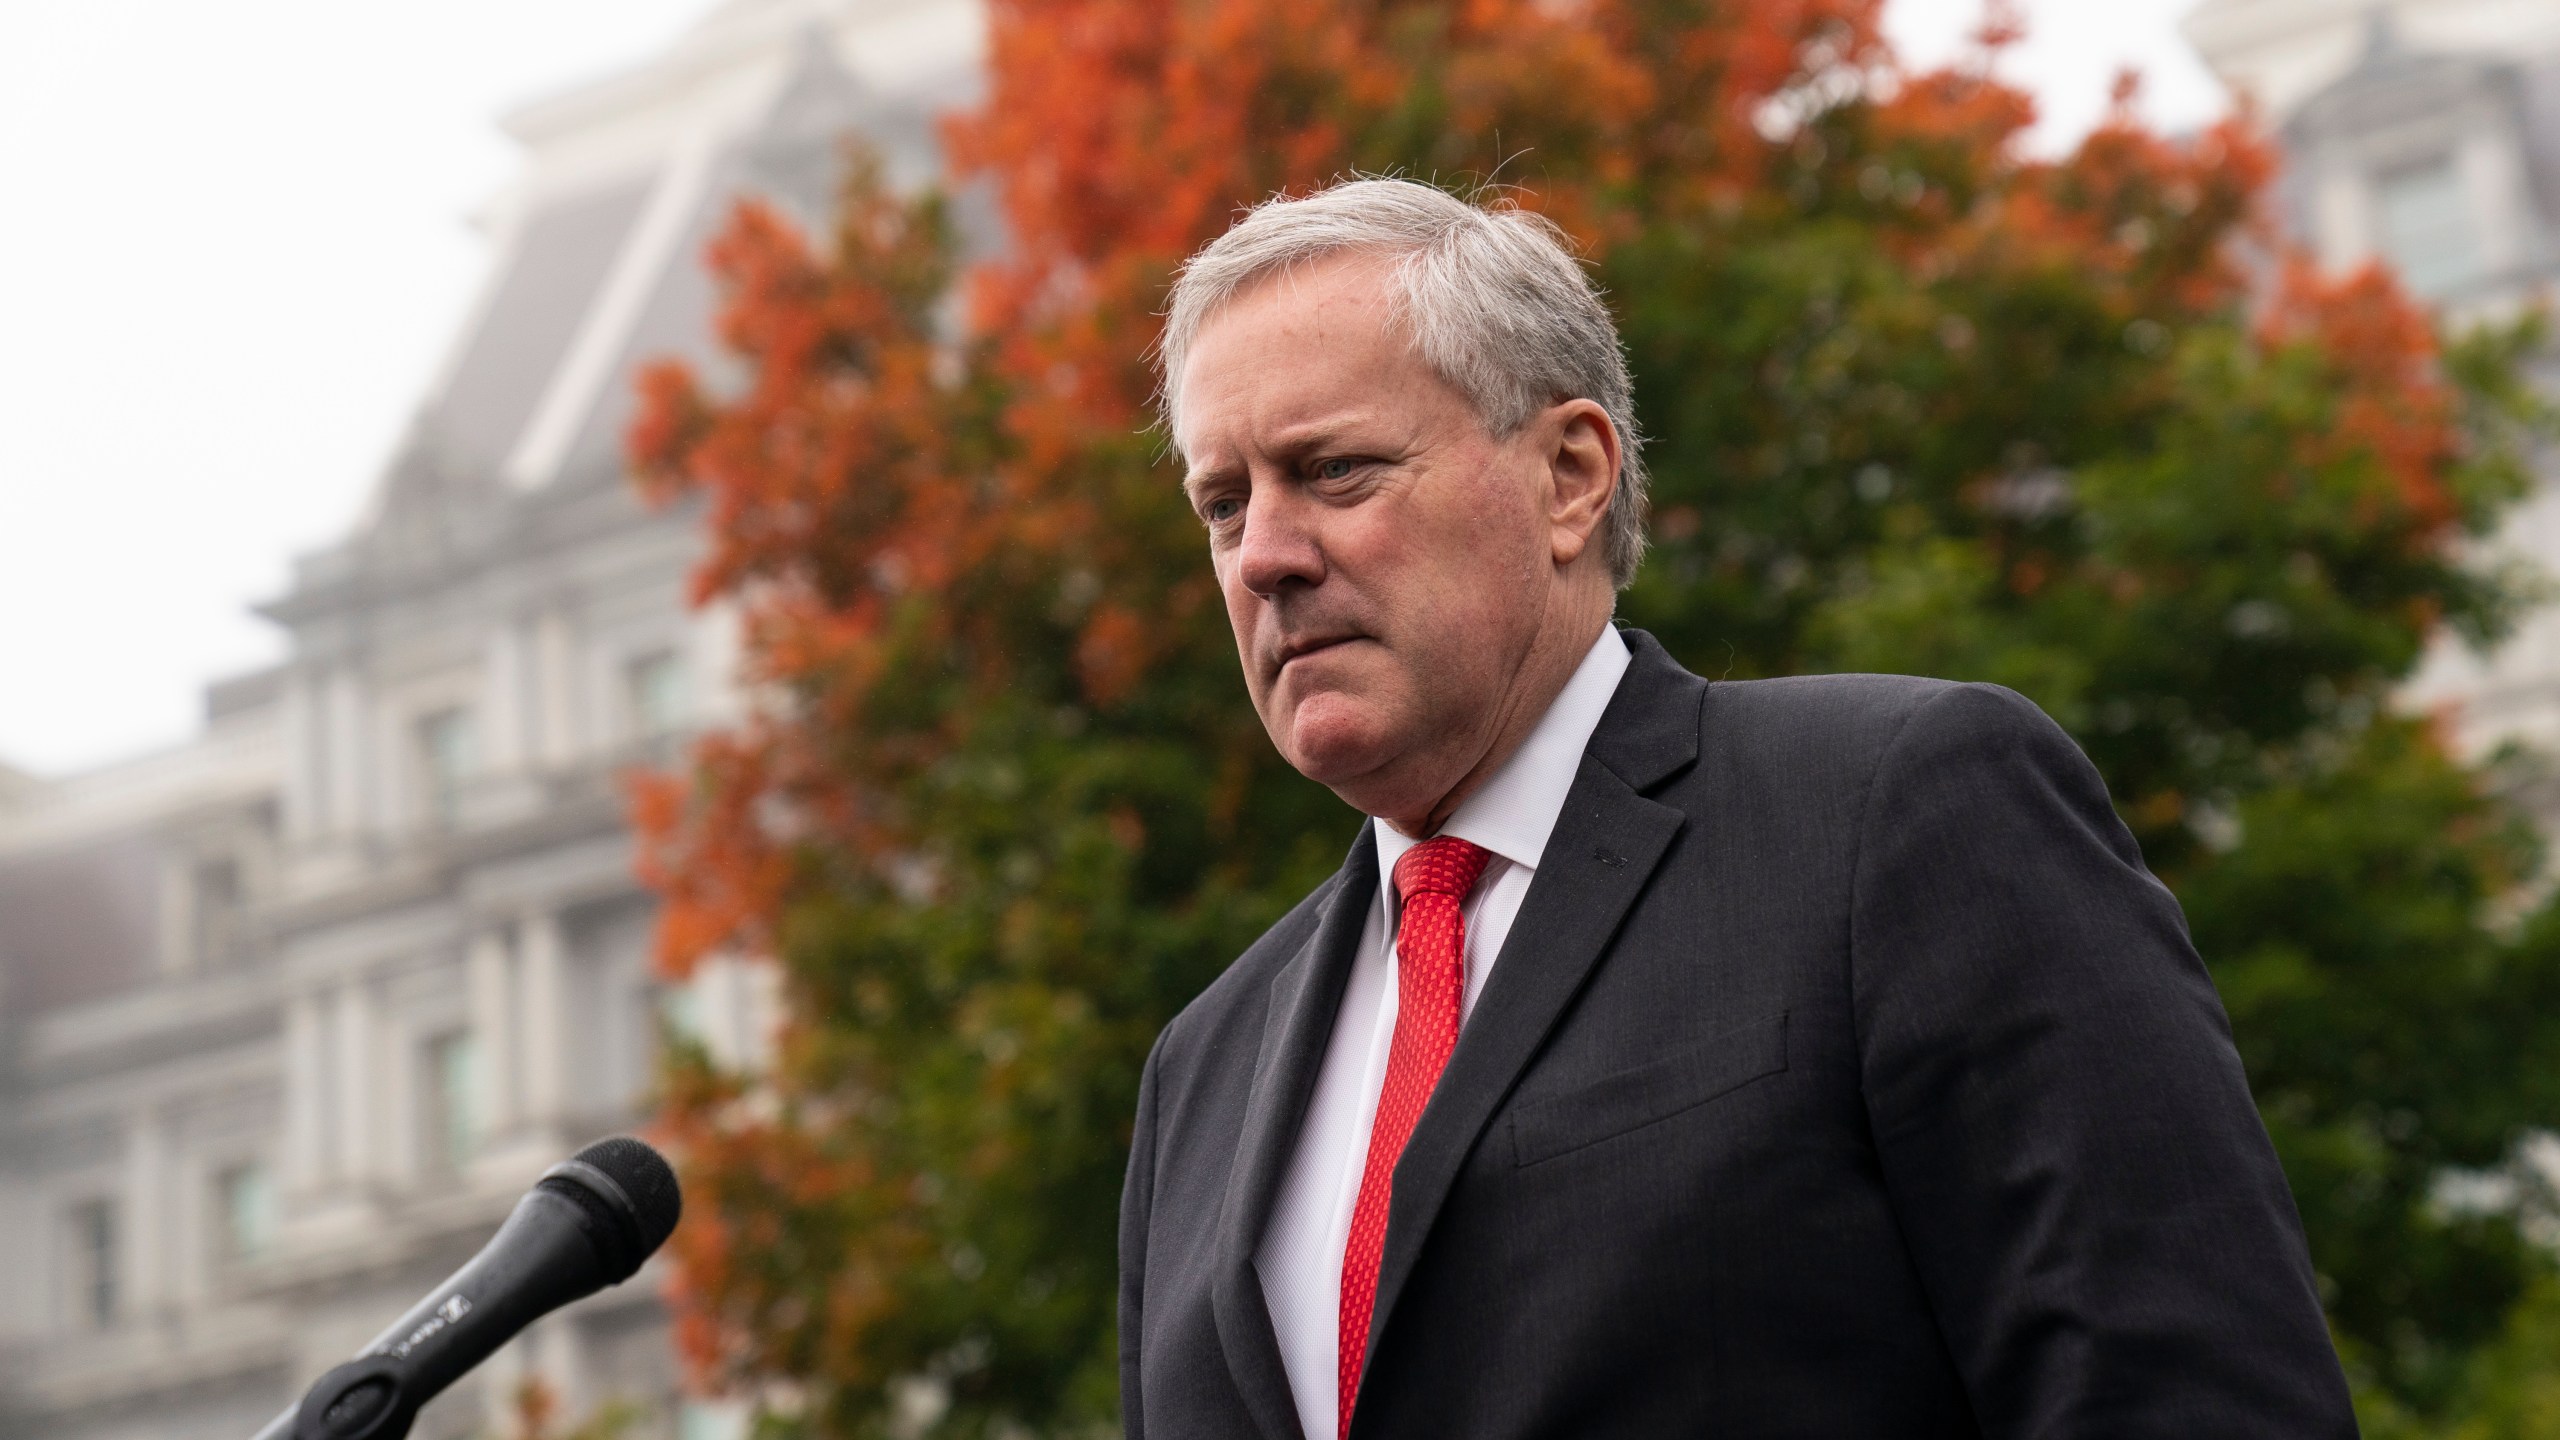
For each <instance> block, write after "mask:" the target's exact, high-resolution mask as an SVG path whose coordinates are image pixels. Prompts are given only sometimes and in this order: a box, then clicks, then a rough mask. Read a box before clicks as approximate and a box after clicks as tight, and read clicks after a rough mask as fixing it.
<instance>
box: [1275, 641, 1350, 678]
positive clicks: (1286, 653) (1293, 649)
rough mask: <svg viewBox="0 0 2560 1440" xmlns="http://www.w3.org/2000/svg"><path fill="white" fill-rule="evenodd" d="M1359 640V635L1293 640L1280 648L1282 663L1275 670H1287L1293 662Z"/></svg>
mask: <svg viewBox="0 0 2560 1440" xmlns="http://www.w3.org/2000/svg"><path fill="white" fill-rule="evenodd" d="M1359 638H1361V637H1359V636H1357V635H1313V636H1309V637H1308V638H1306V639H1304V640H1292V641H1290V642H1288V643H1287V644H1285V645H1282V646H1281V647H1280V663H1279V664H1278V665H1277V666H1275V667H1273V668H1274V669H1279V670H1286V669H1288V668H1289V662H1290V661H1292V660H1296V659H1300V658H1302V657H1304V656H1308V655H1314V654H1317V653H1319V652H1321V651H1325V650H1330V649H1332V648H1333V647H1335V646H1336V645H1347V644H1349V643H1351V642H1352V641H1354V640H1357V639H1359Z"/></svg>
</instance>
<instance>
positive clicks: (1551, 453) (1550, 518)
mask: <svg viewBox="0 0 2560 1440" xmlns="http://www.w3.org/2000/svg"><path fill="white" fill-rule="evenodd" d="M1537 429H1538V433H1539V435H1540V436H1541V437H1543V438H1545V440H1546V442H1547V443H1546V446H1545V449H1546V459H1547V534H1548V543H1549V545H1550V547H1551V549H1552V553H1553V554H1554V556H1555V562H1556V563H1557V564H1558V565H1570V564H1572V563H1573V562H1574V561H1576V560H1578V559H1580V558H1582V553H1583V552H1584V551H1585V550H1587V549H1589V548H1590V547H1591V543H1592V540H1593V538H1594V537H1596V536H1597V535H1598V534H1599V533H1600V523H1601V520H1602V519H1603V517H1605V516H1606V515H1607V514H1608V513H1609V501H1610V500H1611V498H1612V497H1614V496H1615V495H1616V494H1617V493H1618V427H1617V426H1615V425H1612V424H1610V423H1609V412H1608V411H1606V410H1603V409H1601V408H1600V406H1599V404H1598V403H1597V402H1595V401H1591V400H1566V401H1562V402H1560V403H1558V404H1556V405H1554V406H1551V407H1549V408H1548V410H1547V413H1545V414H1544V415H1541V416H1539V417H1538V421H1537Z"/></svg>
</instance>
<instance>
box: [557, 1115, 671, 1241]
mask: <svg viewBox="0 0 2560 1440" xmlns="http://www.w3.org/2000/svg"><path fill="white" fill-rule="evenodd" d="M577 1158H578V1160H580V1161H581V1162H583V1163H585V1164H588V1165H592V1166H594V1167H595V1168H596V1169H598V1170H599V1171H602V1172H603V1173H604V1175H605V1177H606V1178H607V1179H610V1180H611V1181H613V1183H614V1184H616V1185H619V1186H621V1187H622V1193H623V1194H624V1195H626V1196H628V1197H630V1200H631V1205H632V1210H633V1214H632V1217H631V1218H632V1221H633V1222H634V1223H635V1224H636V1225H637V1226H638V1227H639V1231H640V1235H639V1239H640V1250H641V1253H642V1254H644V1255H648V1254H654V1253H656V1251H657V1248H658V1247H659V1246H661V1245H664V1244H665V1243H667V1237H668V1236H669V1235H672V1234H674V1233H675V1228H676V1220H677V1219H678V1217H680V1216H682V1215H683V1214H684V1196H683V1194H682V1192H680V1191H679V1190H678V1189H677V1188H676V1172H675V1167H673V1166H671V1165H669V1164H668V1163H667V1160H666V1157H665V1156H663V1155H660V1154H659V1153H658V1152H657V1151H656V1150H653V1149H651V1148H650V1147H649V1145H648V1144H647V1143H646V1142H644V1141H640V1140H635V1139H633V1138H632V1137H630V1136H628V1135H614V1136H609V1137H607V1138H605V1139H602V1140H599V1141H597V1142H596V1143H594V1144H593V1145H590V1146H588V1147H587V1148H586V1149H584V1150H581V1151H579V1152H578V1154H577Z"/></svg>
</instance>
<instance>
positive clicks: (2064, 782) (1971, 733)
mask: <svg viewBox="0 0 2560 1440" xmlns="http://www.w3.org/2000/svg"><path fill="white" fill-rule="evenodd" d="M1860 823H1861V833H1860V838H1859V855H1858V861H1857V868H1856V878H1855V881H1854V893H1853V899H1852V913H1851V927H1852V929H1851V983H1852V988H1853V994H1854V1001H1855V1007H1856V1014H1857V1021H1858V1043H1859V1050H1860V1065H1861V1080H1862V1084H1863V1087H1864V1090H1865V1097H1866V1104H1867V1111H1868V1118H1869V1123H1870V1125H1871V1126H1872V1129H1873V1133H1874V1136H1875V1142H1876V1146H1877V1151H1878V1155H1879V1158H1880V1160H1881V1163H1882V1166H1883V1173H1884V1181H1885V1185H1886V1189H1887V1191H1888V1193H1889V1194H1890V1196H1891V1197H1892V1202H1893V1205H1894V1209H1895V1213H1896V1216H1897V1218H1898V1219H1899V1221H1900V1223H1901V1224H1902V1227H1903V1230H1904V1233H1905V1236H1906V1238H1907V1239H1908V1241H1909V1244H1910V1248H1911V1253H1912V1255H1913V1257H1914V1260H1915V1263H1916V1264H1917V1266H1918V1267H1919V1270H1920V1275H1921V1279H1922V1283H1923V1284H1924V1285H1925V1287H1926V1288H1927V1291H1928V1294H1929V1296H1930V1300H1931V1303H1932V1305H1933V1306H1934V1308H1935V1310H1936V1313H1937V1317H1938V1323H1939V1327H1940V1330H1941V1331H1942V1333H1943V1335H1944V1337H1945V1340H1946V1343H1947V1346H1948V1349H1949V1352H1950V1353H1951V1355H1952V1356H1953V1357H1954V1360H1955V1363H1956V1365H1957V1367H1958V1368H1959V1370H1960V1371H1961V1372H1962V1374H1963V1375H1964V1378H1965V1383H1966V1385H1967V1387H1968V1388H1969V1390H1970V1392H1971V1395H1972V1399H1973V1404H1974V1409H1975V1414H1976V1416H1977V1417H1978V1419H1979V1420H1980V1422H1981V1425H1982V1427H1983V1433H1984V1434H1985V1435H1988V1436H1994V1437H2010V1436H2019V1437H2024V1436H2077V1435H2107V1436H2127V1437H2130V1436H2163V1437H2167V1436H2194V1435H2208V1434H2221V1435H2255V1436H2314V1435H2316V1436H2352V1435H2354V1434H2355V1433H2356V1431H2355V1421H2354V1417H2353V1414H2352V1412H2351V1410H2350V1408H2349V1402H2348V1398H2347V1391H2346V1384H2345V1379H2344V1377H2343V1375H2342V1374H2341V1373H2340V1370H2339V1366H2338V1362H2337V1358H2336V1355H2335V1352H2334V1350H2333V1348H2332V1346H2331V1343H2330V1340H2329V1336H2328V1330H2327V1327H2326V1324H2325V1323H2324V1321H2323V1318H2322V1315H2321V1312H2320V1306H2319V1302H2318V1299H2317V1294H2316V1290H2315V1288H2314V1283H2313V1279H2312V1272H2311V1265H2310V1257H2309V1253H2308V1251H2307V1249H2306V1247H2305V1245H2304V1242H2303V1237H2302V1229H2301V1221H2300V1219H2299V1216H2298V1214H2297V1212H2296V1211H2295V1209H2294V1204H2293V1197H2292V1194H2291V1192H2290V1191H2289V1190H2288V1189H2287V1188H2286V1186H2285V1181H2284V1175H2283V1172H2282V1170H2281V1169H2280V1168H2279V1166H2278V1164H2277V1162H2276V1157H2275V1152H2274V1148H2273V1147H2272V1146H2271V1145H2270V1144H2269V1143H2268V1140H2267V1135H2266V1130H2265V1127H2264V1125H2263V1124H2262V1123H2261V1122H2260V1120H2259V1118H2258V1113H2257V1109H2256V1107H2255V1106H2254V1105H2253V1104H2252V1103H2251V1101H2250V1098H2249V1088H2248V1083H2247V1081H2246V1079H2245V1078H2244V1077H2243V1075H2242V1073H2241V1068H2240V1059H2239V1055H2238V1053H2237V1051H2236V1050H2234V1048H2233V1046H2232V1043H2231V1033H2230V1024H2229V1021H2228V1020H2227V1019H2226V1017H2225V1016H2224V1014H2223V1010H2222V1005H2221V1001H2220V1000H2219V998H2218V997H2217V996H2216V995H2215V993H2214V989H2213V984H2212V982H2211V980H2210V979H2208V978H2207V976H2206V973H2205V969H2204V965H2203V963H2202V962H2201V961H2200V960H2199V959H2198V958H2197V955H2196V952H2195V949H2194V947H2193V945H2192V944H2191V943H2190V942H2189V940H2188V937H2187V931H2186V924H2185V920H2184V917H2183V916H2182V915H2181V914H2180V912H2179V910H2178V906H2177V902H2176V901H2175V900H2173V899H2172V898H2170V895H2169V893H2168V891H2167V890H2166V889H2165V888H2164V887H2162V886H2161V885H2160V883H2159V882H2158V881H2157V880H2155V879H2153V878H2152V876H2151V875H2150V873H2149V872H2148V871H2147V870H2145V869H2144V868H2143V866H2142V860H2141V854H2140V852H2139V850H2138V848H2137V847H2136V846H2135V844H2134V840H2133V837H2132V835H2131V834H2130V833H2128V832H2127V831H2126V829H2125V828H2124V825H2123V823H2122V822H2121V821H2120V820H2118V819H2117V817H2116V814H2115V811H2114V809H2113V807H2112V806H2111V805H2110V804H2109V803H2108V799H2107V793H2106V788H2105V785H2104V783H2103V782H2102V781H2101V780H2100V779H2099V777H2098V773H2097V770H2096V768H2095V767H2094V766H2092V765H2091V764H2090V763H2089V761H2088V759H2087V757H2085V756H2083V755H2082V754H2081V753H2080V751H2079V749H2078V747H2076V746H2075V745H2073V744H2072V742H2071V741H2070V739H2069V738H2068V737H2067V736H2065V735H2064V734H2063V733H2062V731H2061V730H2060V729H2059V728H2058V727H2057V726H2055V725H2054V724H2053V722H2052V721H2051V720H2049V719H2047V718H2046V717H2045V716H2044V714H2043V712H2041V711H2039V710H2037V709H2036V708H2035V707H2034V706H2033V705H2032V704H2030V703H2028V702H2027V701H2026V700H2024V699H2022V698H2020V697H2019V696H2017V695H2015V694H2013V693H2011V692H2009V691H2007V690H2002V689H1999V688H1997V687H1994V686H1983V685H1968V686H1957V687H1951V688H1950V689H1948V690H1945V691H1942V692H1939V693H1938V694H1937V695H1936V696H1934V697H1932V698H1931V699H1929V700H1927V701H1925V702H1923V703H1922V704H1921V705H1920V706H1919V707H1918V708H1917V709H1916V710H1915V711H1914V712H1913V714H1912V715H1911V716H1910V718H1909V719H1908V720H1906V721H1905V722H1904V724H1903V726H1902V728H1901V730H1900V732H1899V733H1898V734H1897V735H1896V737H1895V738H1894V740H1893V741H1892V742H1891V744H1890V745H1889V746H1888V747H1887V748H1886V751H1885V753H1884V755H1883V757H1882V759H1881V760H1880V761H1879V764H1878V768H1877V771H1876V774H1875V778H1874V781H1873V783H1872V786H1871V788H1870V790H1869V793H1868V796H1867V799H1866V802H1865V813H1864V816H1863V818H1862V820H1861V822H1860Z"/></svg>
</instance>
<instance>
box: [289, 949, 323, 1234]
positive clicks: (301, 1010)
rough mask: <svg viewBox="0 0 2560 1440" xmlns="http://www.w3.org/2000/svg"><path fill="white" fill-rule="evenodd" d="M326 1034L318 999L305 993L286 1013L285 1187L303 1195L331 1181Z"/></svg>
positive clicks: (294, 999) (310, 993)
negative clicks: (329, 1179)
mask: <svg viewBox="0 0 2560 1440" xmlns="http://www.w3.org/2000/svg"><path fill="white" fill-rule="evenodd" d="M326 1038H327V1037H326V1034H325V1029H324V1025H323V1016H322V1014H321V1010H320V997H319V996H318V995H317V994H315V993H312V992H309V991H305V992H303V993H302V994H299V995H296V996H294V997H293V998H292V999H291V1000H289V1001H286V1002H285V1008H284V1188H285V1190H286V1191H287V1192H288V1193H290V1194H294V1195H301V1194H304V1193H307V1192H309V1191H312V1190H316V1189H318V1188H320V1186H321V1185H322V1184H324V1183H325V1182H326V1181H327V1180H328V1178H329V1151H330V1148H331V1147H330V1144H329V1125H330V1116H329V1105H328V1099H327V1097H328V1083H329V1082H328V1071H329V1060H328V1053H327V1049H326Z"/></svg>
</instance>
